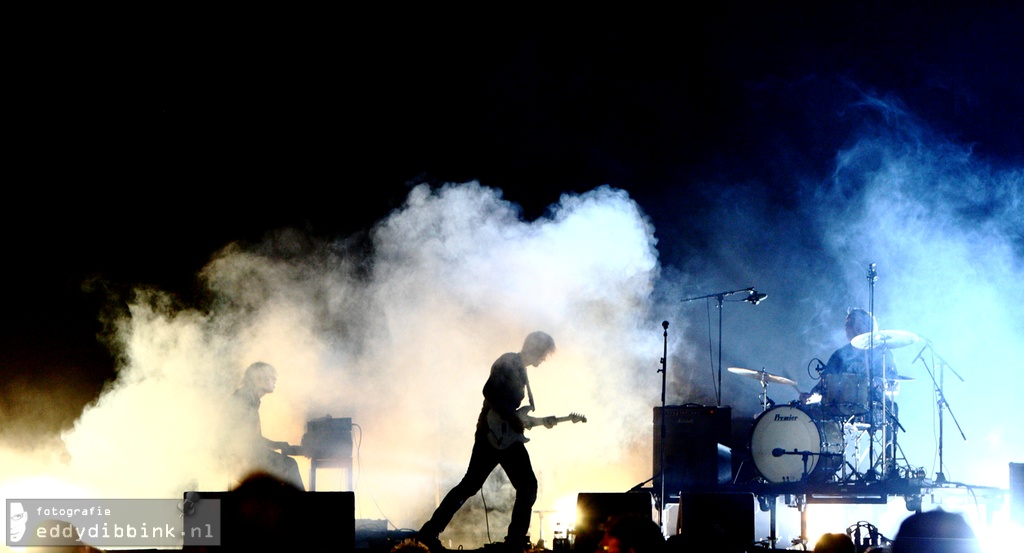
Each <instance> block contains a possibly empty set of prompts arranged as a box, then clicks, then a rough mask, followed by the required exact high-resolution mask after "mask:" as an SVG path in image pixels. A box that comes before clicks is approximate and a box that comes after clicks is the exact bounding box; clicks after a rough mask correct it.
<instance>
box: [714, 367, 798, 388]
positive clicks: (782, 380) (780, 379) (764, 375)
mask: <svg viewBox="0 0 1024 553" xmlns="http://www.w3.org/2000/svg"><path fill="white" fill-rule="evenodd" d="M729 372H731V373H733V374H738V375H740V376H745V377H747V378H753V379H754V380H757V381H758V382H760V381H762V380H764V381H765V382H774V383H775V384H789V385H790V386H796V382H794V381H792V380H790V379H788V378H786V377H784V376H778V375H774V374H772V373H770V372H766V371H765V370H764V369H761V370H759V371H755V370H753V369H744V368H742V367H729Z"/></svg>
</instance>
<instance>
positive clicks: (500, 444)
mask: <svg viewBox="0 0 1024 553" xmlns="http://www.w3.org/2000/svg"><path fill="white" fill-rule="evenodd" d="M529 411H530V406H529V405H524V406H522V407H520V408H519V409H517V410H516V416H517V417H519V420H521V421H523V426H525V427H526V428H533V427H535V426H542V425H544V424H545V419H547V418H548V417H531V416H530V415H527V413H528V412H529ZM566 421H572V422H573V423H577V422H587V417H584V416H583V415H581V414H579V413H570V414H569V415H567V416H565V417H554V422H552V423H551V425H552V426H554V425H555V424H558V423H560V422H566ZM487 427H488V430H487V440H488V441H489V442H490V443H491V445H492V446H494V448H495V449H505V448H507V447H508V446H510V445H512V444H514V443H516V442H522V443H526V442H528V441H530V438H527V437H526V435H524V434H523V433H522V432H519V431H516V430H515V429H513V428H512V425H510V424H509V423H508V421H506V420H505V419H503V418H501V415H499V414H498V413H497V411H495V410H493V409H491V410H490V411H488V412H487Z"/></svg>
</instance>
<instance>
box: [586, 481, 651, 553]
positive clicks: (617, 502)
mask: <svg viewBox="0 0 1024 553" xmlns="http://www.w3.org/2000/svg"><path fill="white" fill-rule="evenodd" d="M626 514H631V515H632V514H635V515H640V516H645V517H649V518H650V519H651V520H654V498H653V497H651V494H650V493H648V492H626V493H581V494H578V495H577V496H576V540H575V541H574V542H573V547H572V548H573V550H575V551H586V552H587V553H592V552H593V551H594V550H596V549H597V544H598V543H599V542H600V541H601V538H602V537H603V536H604V529H605V527H604V524H605V523H606V522H607V521H608V519H609V518H611V517H616V516H621V515H626Z"/></svg>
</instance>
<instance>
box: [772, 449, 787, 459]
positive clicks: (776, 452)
mask: <svg viewBox="0 0 1024 553" xmlns="http://www.w3.org/2000/svg"><path fill="white" fill-rule="evenodd" d="M785 454H786V450H785V449H782V448H781V447H777V448H775V449H773V450H772V457H782V456H783V455H785Z"/></svg>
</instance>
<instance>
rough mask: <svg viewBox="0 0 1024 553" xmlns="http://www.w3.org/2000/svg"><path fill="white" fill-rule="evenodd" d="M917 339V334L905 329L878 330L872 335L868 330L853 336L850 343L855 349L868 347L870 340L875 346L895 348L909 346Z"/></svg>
mask: <svg viewBox="0 0 1024 553" xmlns="http://www.w3.org/2000/svg"><path fill="white" fill-rule="evenodd" d="M918 340H920V338H918V336H917V334H914V333H913V332H908V331H906V330H879V331H878V332H875V333H874V335H873V337H872V333H870V332H865V333H864V334H861V335H859V336H854V337H853V340H850V343H851V344H853V347H855V348H857V349H868V347H869V346H870V345H871V342H872V341H873V342H874V346H875V347H876V348H888V349H896V348H902V347H903V346H909V345H910V344H913V343H914V342H916V341H918Z"/></svg>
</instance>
